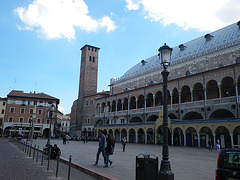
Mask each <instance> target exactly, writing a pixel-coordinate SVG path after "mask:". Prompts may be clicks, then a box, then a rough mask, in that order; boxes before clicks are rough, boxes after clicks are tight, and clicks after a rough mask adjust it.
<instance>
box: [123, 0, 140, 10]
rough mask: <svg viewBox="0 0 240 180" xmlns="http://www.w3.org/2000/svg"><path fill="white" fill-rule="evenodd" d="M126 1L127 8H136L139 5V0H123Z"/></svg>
mask: <svg viewBox="0 0 240 180" xmlns="http://www.w3.org/2000/svg"><path fill="white" fill-rule="evenodd" d="M125 1H126V2H127V5H126V8H127V9H128V10H138V9H139V7H140V3H141V1H140V0H125Z"/></svg>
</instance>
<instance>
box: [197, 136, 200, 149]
mask: <svg viewBox="0 0 240 180" xmlns="http://www.w3.org/2000/svg"><path fill="white" fill-rule="evenodd" d="M197 136H198V147H200V134H197Z"/></svg>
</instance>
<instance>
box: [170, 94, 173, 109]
mask: <svg viewBox="0 0 240 180" xmlns="http://www.w3.org/2000/svg"><path fill="white" fill-rule="evenodd" d="M170 98H171V109H172V104H173V99H172V98H173V97H172V91H171V92H170Z"/></svg>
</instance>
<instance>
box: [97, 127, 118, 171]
mask: <svg viewBox="0 0 240 180" xmlns="http://www.w3.org/2000/svg"><path fill="white" fill-rule="evenodd" d="M114 147H115V138H114V137H113V138H111V137H110V135H109V134H106V136H105V135H104V132H103V131H102V130H100V132H99V147H98V150H97V155H96V161H95V164H94V165H97V164H98V160H99V155H100V154H101V153H102V156H103V158H104V163H105V166H104V167H108V165H110V166H111V165H112V163H113V161H111V160H110V158H109V156H110V155H112V154H113V152H114Z"/></svg>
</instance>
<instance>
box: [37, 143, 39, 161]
mask: <svg viewBox="0 0 240 180" xmlns="http://www.w3.org/2000/svg"><path fill="white" fill-rule="evenodd" d="M38 151H39V146H38V148H37V156H36V163H37V162H38Z"/></svg>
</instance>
